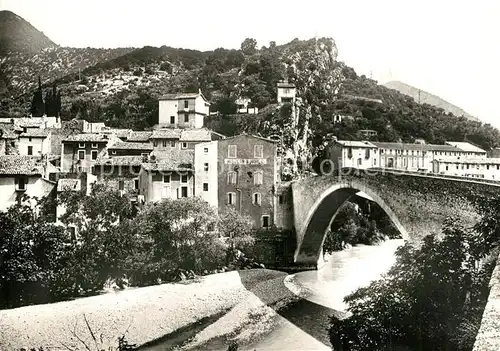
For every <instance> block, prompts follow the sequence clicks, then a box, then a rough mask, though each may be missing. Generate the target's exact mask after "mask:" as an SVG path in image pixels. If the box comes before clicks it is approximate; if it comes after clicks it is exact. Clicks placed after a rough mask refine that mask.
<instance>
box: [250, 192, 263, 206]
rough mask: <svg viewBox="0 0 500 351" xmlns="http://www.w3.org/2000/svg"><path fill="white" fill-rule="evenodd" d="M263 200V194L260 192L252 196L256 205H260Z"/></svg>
mask: <svg viewBox="0 0 500 351" xmlns="http://www.w3.org/2000/svg"><path fill="white" fill-rule="evenodd" d="M261 200H262V195H261V194H260V193H255V194H253V196H252V203H253V204H254V205H257V206H260V204H261Z"/></svg>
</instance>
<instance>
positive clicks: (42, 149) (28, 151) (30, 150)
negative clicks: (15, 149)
mask: <svg viewBox="0 0 500 351" xmlns="http://www.w3.org/2000/svg"><path fill="white" fill-rule="evenodd" d="M51 135H52V133H51V131H50V129H30V130H28V131H27V132H25V133H22V134H21V135H20V136H19V155H23V156H40V155H48V154H50V153H51Z"/></svg>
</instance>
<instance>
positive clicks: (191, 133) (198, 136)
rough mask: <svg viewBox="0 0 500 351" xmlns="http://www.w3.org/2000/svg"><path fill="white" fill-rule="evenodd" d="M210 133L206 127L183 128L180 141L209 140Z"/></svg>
mask: <svg viewBox="0 0 500 351" xmlns="http://www.w3.org/2000/svg"><path fill="white" fill-rule="evenodd" d="M211 140H212V134H211V132H210V131H209V130H208V129H185V130H183V131H182V133H181V138H180V141H211Z"/></svg>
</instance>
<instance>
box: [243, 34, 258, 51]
mask: <svg viewBox="0 0 500 351" xmlns="http://www.w3.org/2000/svg"><path fill="white" fill-rule="evenodd" d="M241 51H242V52H243V53H244V54H245V55H252V54H254V53H255V52H256V51H257V40H255V39H253V38H246V39H245V40H243V42H242V43H241Z"/></svg>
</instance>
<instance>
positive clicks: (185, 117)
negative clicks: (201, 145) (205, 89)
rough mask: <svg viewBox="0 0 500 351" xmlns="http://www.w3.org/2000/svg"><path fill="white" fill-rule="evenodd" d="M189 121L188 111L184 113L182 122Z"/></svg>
mask: <svg viewBox="0 0 500 351" xmlns="http://www.w3.org/2000/svg"><path fill="white" fill-rule="evenodd" d="M188 122H189V113H185V114H184V123H188Z"/></svg>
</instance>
